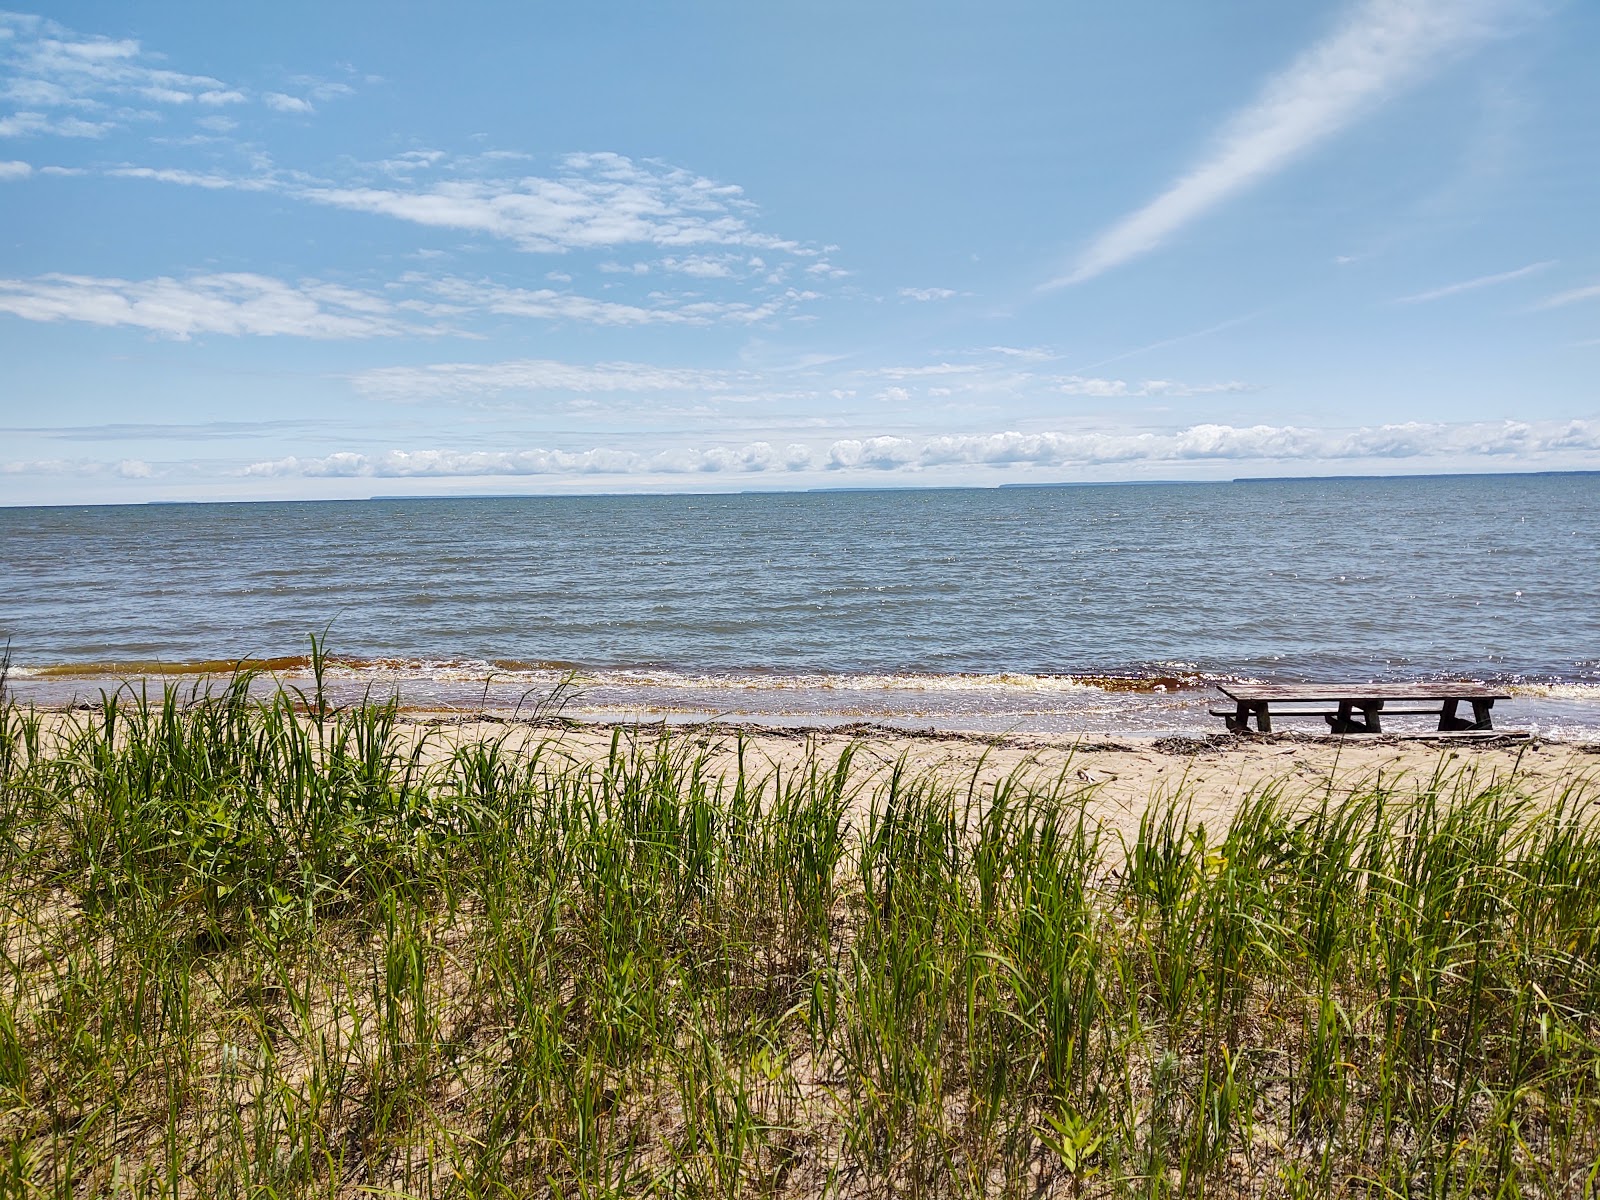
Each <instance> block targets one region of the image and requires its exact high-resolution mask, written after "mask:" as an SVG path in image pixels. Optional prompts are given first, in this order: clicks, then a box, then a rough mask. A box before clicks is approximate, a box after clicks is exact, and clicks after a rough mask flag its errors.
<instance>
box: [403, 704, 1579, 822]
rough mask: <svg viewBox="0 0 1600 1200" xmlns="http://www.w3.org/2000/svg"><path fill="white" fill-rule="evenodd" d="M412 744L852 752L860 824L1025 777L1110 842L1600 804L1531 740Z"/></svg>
mask: <svg viewBox="0 0 1600 1200" xmlns="http://www.w3.org/2000/svg"><path fill="white" fill-rule="evenodd" d="M402 731H403V736H405V737H407V738H409V739H412V740H414V741H421V742H422V743H424V745H425V751H424V757H425V758H426V759H437V758H440V757H443V756H445V755H447V754H448V753H449V752H450V751H451V750H452V749H453V748H454V747H456V746H458V745H462V744H465V743H469V742H473V741H484V740H489V739H499V738H503V739H505V744H506V746H507V748H508V749H512V750H515V751H519V752H522V753H529V752H531V751H532V749H533V748H534V747H535V746H539V745H542V746H543V752H544V753H546V754H554V755H557V756H559V757H560V758H562V759H565V760H568V761H570V762H571V763H573V764H575V765H582V764H586V763H602V762H604V760H605V758H606V756H607V754H608V753H609V751H610V747H611V742H612V738H613V736H614V735H615V736H618V737H620V738H622V739H623V740H624V742H626V743H641V744H644V745H646V746H649V745H651V744H653V743H655V742H657V741H658V740H659V739H661V738H662V737H666V738H668V739H670V740H671V742H672V743H673V744H674V745H676V746H677V747H678V748H679V749H680V750H683V749H687V748H691V747H692V748H693V751H694V753H696V754H698V755H701V756H703V757H704V759H705V763H706V768H707V773H708V774H709V775H710V776H711V777H713V778H715V777H716V776H718V775H725V776H726V777H728V778H730V779H731V778H732V777H733V776H734V775H735V773H736V771H737V764H738V761H739V755H740V753H741V746H742V753H743V758H744V763H745V768H746V770H747V772H752V773H754V774H755V775H757V776H762V775H765V774H767V773H769V772H771V771H783V772H786V773H787V772H790V771H793V770H795V769H797V768H799V767H801V766H802V765H803V764H807V763H809V762H816V763H819V764H821V765H823V766H831V765H832V764H834V763H836V762H838V760H839V758H840V756H841V755H843V754H845V753H846V752H847V751H848V752H849V753H850V755H851V775H850V779H851V782H852V784H853V786H854V790H853V793H852V810H853V812H854V813H855V814H856V815H858V816H859V815H862V814H864V813H865V812H866V810H867V809H868V807H869V806H870V805H871V804H872V802H873V800H874V797H876V796H878V795H880V794H881V793H882V791H883V789H884V788H885V787H886V786H887V784H888V782H889V780H890V779H891V777H892V776H893V774H894V772H895V768H896V767H897V766H900V767H901V768H902V777H907V776H909V777H912V778H919V779H930V778H931V779H932V780H935V781H936V782H937V784H938V785H939V786H942V787H945V788H947V789H949V790H950V791H951V792H952V794H953V795H955V796H957V797H964V796H966V795H968V794H969V793H970V794H972V795H973V796H974V797H975V798H976V800H977V802H978V803H979V804H980V805H981V803H982V800H983V796H984V794H985V793H986V792H988V791H990V789H992V787H993V785H994V784H995V783H996V782H998V781H1000V780H1002V779H1005V778H1006V777H1008V776H1016V777H1017V778H1018V780H1019V782H1026V783H1028V784H1031V785H1034V786H1035V787H1039V788H1050V787H1056V786H1059V787H1060V788H1061V789H1062V790H1063V791H1065V792H1069V793H1072V794H1074V795H1075V796H1078V797H1081V798H1082V799H1083V801H1084V803H1085V807H1086V811H1087V812H1088V813H1089V815H1090V816H1091V817H1093V818H1094V819H1096V820H1097V821H1098V822H1099V823H1100V824H1101V827H1102V829H1103V830H1104V831H1105V833H1106V834H1108V835H1111V836H1112V838H1113V844H1114V841H1115V835H1118V834H1120V835H1123V836H1125V837H1129V838H1131V837H1132V835H1133V834H1134V833H1136V832H1137V831H1138V828H1139V818H1140V816H1141V815H1142V814H1143V813H1144V812H1145V810H1146V809H1147V808H1148V807H1150V805H1151V804H1152V803H1153V802H1161V801H1165V800H1169V799H1177V800H1179V801H1180V802H1182V803H1184V804H1186V805H1187V806H1188V808H1189V812H1190V818H1191V821H1192V822H1195V823H1204V824H1206V825H1207V827H1208V828H1212V829H1221V828H1225V827H1226V825H1227V824H1228V822H1229V821H1230V820H1231V819H1232V816H1233V813H1234V812H1235V810H1236V809H1237V808H1238V807H1239V805H1240V803H1241V802H1242V801H1243V800H1244V799H1245V798H1246V797H1249V796H1251V795H1253V794H1259V793H1260V792H1262V791H1264V790H1267V789H1274V790H1277V791H1279V792H1280V793H1281V794H1282V795H1284V796H1285V797H1287V798H1290V799H1304V800H1305V801H1307V802H1310V803H1314V802H1316V801H1318V800H1320V799H1321V798H1322V797H1323V796H1324V795H1328V794H1332V795H1334V796H1342V795H1350V794H1351V793H1353V792H1356V791H1360V790H1363V789H1366V788H1369V787H1372V786H1382V787H1385V788H1387V789H1388V790H1390V791H1393V792H1396V793H1398V794H1402V795H1404V794H1415V793H1416V792H1417V791H1418V790H1419V789H1421V788H1425V787H1426V786H1427V785H1428V783H1429V781H1430V780H1432V779H1434V778H1435V777H1436V776H1437V777H1441V778H1444V779H1445V780H1447V782H1446V784H1445V791H1446V792H1452V791H1454V790H1456V789H1458V788H1466V789H1468V790H1469V791H1471V792H1480V791H1483V790H1485V789H1488V788H1491V787H1496V786H1502V787H1508V788H1509V789H1511V790H1514V791H1516V792H1518V793H1521V794H1524V795H1530V796H1542V797H1548V798H1549V800H1550V801H1551V802H1552V803H1553V802H1554V801H1555V800H1556V799H1557V798H1558V797H1559V796H1560V795H1561V794H1562V792H1563V791H1564V790H1566V789H1568V788H1571V787H1573V786H1575V785H1583V784H1585V783H1587V785H1588V787H1587V794H1588V795H1592V796H1596V797H1597V799H1596V800H1595V801H1594V802H1595V803H1600V787H1596V786H1595V784H1596V783H1600V743H1574V742H1556V741H1546V740H1541V739H1538V738H1529V737H1527V736H1525V735H1516V734H1511V735H1506V736H1503V737H1497V738H1491V739H1464V738H1449V737H1445V738H1419V737H1405V736H1388V735H1381V736H1370V735H1367V736H1355V737H1345V738H1337V737H1332V736H1320V737H1319V736H1312V735H1305V734H1297V733H1286V734H1275V735H1265V736H1263V735H1247V736H1232V735H1226V734H1215V735H1210V736H1203V737H1154V738H1149V737H1147V738H1137V737H1108V736H1104V735H1087V734H1085V735H1054V734H1016V735H1009V736H996V735H991V734H961V733H945V732H933V731H926V732H908V731H906V730H903V729H896V728H891V727H883V726H856V727H849V728H845V729H838V728H834V729H788V728H772V727H763V726H744V727H728V726H725V725H707V726H683V725H673V726H663V725H659V724H655V725H639V724H632V725H603V724H595V725H589V724H582V725H577V724H571V725H565V726H558V727H548V726H535V725H525V724H518V723H515V722H511V721H501V720H488V721H485V720H477V719H473V718H470V717H462V716H460V715H458V714H442V713H441V714H409V715H408V716H407V718H405V719H404V723H403V725H402Z"/></svg>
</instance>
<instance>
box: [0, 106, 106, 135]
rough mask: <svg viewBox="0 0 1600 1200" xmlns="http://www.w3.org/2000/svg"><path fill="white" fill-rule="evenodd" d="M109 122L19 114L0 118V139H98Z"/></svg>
mask: <svg viewBox="0 0 1600 1200" xmlns="http://www.w3.org/2000/svg"><path fill="white" fill-rule="evenodd" d="M111 127H112V126H111V123H110V122H109V121H85V120H83V119H82V118H80V117H51V116H47V115H45V114H44V113H37V112H19V113H12V114H11V115H10V116H9V117H0V137H34V136H37V135H39V134H54V135H55V136H57V137H70V138H98V137H104V136H105V135H106V133H107V132H109V131H110V129H111Z"/></svg>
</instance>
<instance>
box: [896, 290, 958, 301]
mask: <svg viewBox="0 0 1600 1200" xmlns="http://www.w3.org/2000/svg"><path fill="white" fill-rule="evenodd" d="M900 295H901V297H902V298H904V299H906V300H920V301H929V300H949V299H952V298H953V297H954V296H955V295H956V291H955V289H954V288H919V287H903V288H901V289H900Z"/></svg>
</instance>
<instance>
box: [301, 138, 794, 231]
mask: <svg viewBox="0 0 1600 1200" xmlns="http://www.w3.org/2000/svg"><path fill="white" fill-rule="evenodd" d="M297 192H298V194H299V195H300V196H301V197H302V198H304V199H306V200H310V201H312V202H313V203H317V204H325V205H329V206H331V207H334V208H344V209H350V210H353V211H356V212H367V213H377V214H381V215H383V216H388V217H394V218H397V219H399V220H402V221H410V222H413V223H414V224H418V225H425V226H432V227H435V228H443V229H456V230H461V231H464V232H468V233H478V234H486V235H488V236H491V237H497V238H504V239H506V240H508V241H510V242H512V243H514V244H515V245H517V246H518V247H519V248H521V249H523V250H528V251H535V252H543V253H559V252H563V251H568V250H578V249H606V248H612V247H619V246H626V245H652V246H657V247H661V248H663V249H670V250H673V251H675V252H681V251H683V250H692V249H695V248H697V247H705V246H739V247H749V248H753V249H760V250H765V251H769V252H770V251H779V252H784V253H788V254H793V255H799V256H804V257H815V256H816V255H817V254H818V253H819V252H818V251H817V250H815V249H812V248H808V247H806V246H803V245H802V244H800V243H798V242H795V241H792V240H790V239H788V238H781V237H775V236H773V235H771V234H767V233H762V232H760V231H758V230H756V229H754V228H752V227H751V225H750V218H751V216H752V215H753V214H754V211H755V206H754V205H753V204H751V203H750V202H749V201H748V200H746V199H745V198H744V194H743V192H742V190H741V189H740V188H738V187H737V186H734V185H732V184H725V183H719V182H717V181H715V180H712V179H707V178H705V177H703V176H699V175H696V174H694V173H693V172H691V171H687V170H684V169H683V168H681V167H673V166H669V165H667V164H665V163H660V162H655V161H648V160H645V161H635V160H633V159H630V158H628V157H626V156H624V155H620V154H612V153H586V154H570V155H567V156H566V157H565V158H564V159H562V162H561V169H560V170H559V171H558V172H557V173H556V174H555V175H553V176H537V175H523V176H518V177H516V178H513V179H446V180H441V181H439V182H437V183H434V184H431V185H423V186H420V187H404V188H403V187H399V186H393V185H391V186H386V187H376V186H335V185H310V186H303V187H300V188H298V189H297Z"/></svg>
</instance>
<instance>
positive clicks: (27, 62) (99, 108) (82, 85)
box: [0, 14, 245, 137]
mask: <svg viewBox="0 0 1600 1200" xmlns="http://www.w3.org/2000/svg"><path fill="white" fill-rule="evenodd" d="M0 22H3V24H0V28H4V29H5V30H6V31H7V32H8V33H9V35H10V36H8V37H6V38H4V39H0V75H3V76H4V77H5V82H4V85H3V87H0V94H3V95H4V96H5V97H6V98H7V99H9V100H11V101H13V102H14V103H16V104H18V105H20V106H21V108H22V111H18V112H15V113H13V114H11V115H10V116H9V117H5V118H0V136H6V137H18V136H26V135H40V134H50V135H55V136H58V137H100V136H102V135H104V134H105V133H106V132H107V131H109V130H110V129H112V128H114V127H116V126H117V125H119V124H124V123H126V122H128V121H131V120H147V119H151V118H153V117H155V116H156V115H157V114H155V113H151V112H145V111H141V110H139V109H136V108H129V107H128V105H129V104H130V103H135V104H153V105H157V106H161V107H166V108H174V107H176V108H181V107H184V106H188V105H193V104H195V103H199V104H201V105H206V106H215V105H220V104H236V103H239V102H241V101H243V100H244V98H245V97H244V93H243V92H241V91H240V90H238V89H237V88H233V87H230V86H229V85H228V84H226V83H224V82H223V81H222V80H219V79H213V78H212V77H211V76H209V75H191V74H187V73H185V72H182V71H173V70H170V69H168V68H166V67H162V66H157V65H156V64H155V61H153V60H155V59H156V56H154V55H151V54H149V53H148V52H146V51H145V49H144V48H143V47H142V46H141V45H140V43H139V42H138V41H137V40H135V39H132V38H120V39H112V38H106V37H98V36H86V35H83V34H78V33H75V32H73V31H72V30H70V29H68V28H66V27H65V26H63V25H60V24H58V23H56V22H54V21H48V20H44V19H42V18H32V19H27V18H20V17H19V15H18V14H3V15H0ZM59 109H74V110H77V111H78V112H80V113H90V114H93V115H94V119H93V120H89V119H85V118H84V117H80V116H71V115H51V114H50V112H49V111H48V110H59Z"/></svg>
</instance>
